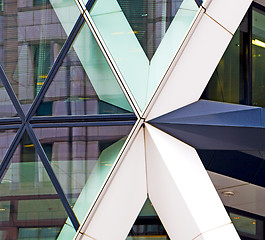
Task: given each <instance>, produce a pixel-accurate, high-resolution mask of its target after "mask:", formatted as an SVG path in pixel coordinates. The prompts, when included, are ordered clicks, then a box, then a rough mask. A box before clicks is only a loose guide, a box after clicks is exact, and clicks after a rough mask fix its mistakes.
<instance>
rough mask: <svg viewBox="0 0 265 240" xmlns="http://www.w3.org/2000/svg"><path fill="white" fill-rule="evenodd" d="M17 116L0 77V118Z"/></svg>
mask: <svg viewBox="0 0 265 240" xmlns="http://www.w3.org/2000/svg"><path fill="white" fill-rule="evenodd" d="M0 17H1V16H0ZM0 48H1V45H0ZM17 116H18V114H17V111H16V109H15V108H14V106H13V104H12V102H11V99H10V97H9V95H8V93H7V91H6V89H5V87H4V85H3V83H2V80H1V79H0V118H10V117H17Z"/></svg>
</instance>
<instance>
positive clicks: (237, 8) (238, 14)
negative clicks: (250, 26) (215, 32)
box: [202, 0, 252, 34]
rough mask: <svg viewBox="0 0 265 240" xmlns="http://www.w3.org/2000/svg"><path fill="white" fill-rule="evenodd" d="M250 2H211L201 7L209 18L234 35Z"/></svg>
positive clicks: (240, 0)
mask: <svg viewBox="0 0 265 240" xmlns="http://www.w3.org/2000/svg"><path fill="white" fill-rule="evenodd" d="M251 2H252V0H236V1H233V2H231V1H229V0H223V1H216V0H213V1H204V2H203V4H202V6H204V7H205V8H206V13H207V14H208V15H209V16H210V17H212V18H213V19H214V20H215V21H217V22H218V23H219V24H221V25H222V26H223V27H224V28H226V29H227V30H228V31H230V32H231V33H232V34H234V32H235V31H236V29H237V27H238V25H239V23H240V21H241V20H242V17H243V16H244V15H245V13H246V11H247V10H248V8H249V6H250V4H251ZM228 6H229V7H228ZM224 12H225V14H224Z"/></svg>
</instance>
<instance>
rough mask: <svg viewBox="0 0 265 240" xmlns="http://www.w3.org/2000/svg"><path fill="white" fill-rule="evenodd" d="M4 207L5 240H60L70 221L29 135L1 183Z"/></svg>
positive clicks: (0, 190)
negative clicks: (62, 229)
mask: <svg viewBox="0 0 265 240" xmlns="http://www.w3.org/2000/svg"><path fill="white" fill-rule="evenodd" d="M0 204H1V206H2V207H3V208H2V210H1V216H3V217H1V222H0V225H1V227H5V228H4V236H5V237H4V239H14V240H15V239H29V238H32V237H33V238H34V239H44V238H46V239H56V237H57V235H58V233H59V232H60V230H61V228H62V226H63V224H64V222H65V220H66V219H67V213H66V212H65V209H64V207H63V205H62V202H61V200H60V198H59V196H58V194H57V192H56V191H55V189H54V187H53V184H52V183H51V180H50V178H49V176H48V174H47V173H46V170H45V169H44V166H43V164H42V162H41V161H40V159H39V157H38V155H37V153H36V151H35V147H34V145H33V144H32V142H31V141H30V139H29V136H28V135H27V133H26V132H25V133H24V135H23V136H22V139H21V141H20V143H19V145H18V147H17V149H16V151H15V153H14V155H13V157H12V158H11V161H10V164H9V166H8V168H7V169H6V171H5V173H4V176H3V179H2V181H1V184H0ZM2 212H4V215H2Z"/></svg>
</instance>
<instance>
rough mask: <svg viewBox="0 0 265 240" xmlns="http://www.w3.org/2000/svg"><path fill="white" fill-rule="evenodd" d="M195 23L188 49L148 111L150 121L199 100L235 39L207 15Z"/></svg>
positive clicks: (171, 69) (174, 63) (170, 73)
mask: <svg viewBox="0 0 265 240" xmlns="http://www.w3.org/2000/svg"><path fill="white" fill-rule="evenodd" d="M223 7H224V8H225V6H223ZM242 17H243V16H242ZM196 23H197V25H195V26H196V28H195V27H194V32H193V34H192V35H190V36H189V41H188V42H187V45H186V46H185V49H183V52H182V54H181V55H180V57H179V58H178V59H175V60H174V62H173V63H172V65H171V67H170V69H169V71H168V75H167V76H166V79H165V83H164V85H163V86H161V88H160V89H159V91H158V92H157V95H156V96H155V98H154V100H153V101H156V102H155V104H154V105H151V106H150V108H149V109H148V112H149V115H148V116H147V118H148V120H149V119H153V118H155V117H158V116H160V115H163V114H165V113H168V112H171V111H173V110H176V109H178V108H181V107H183V106H186V105H188V104H190V103H193V102H195V101H197V100H198V99H199V97H200V96H201V94H202V92H203V89H204V88H205V86H206V84H207V82H208V81H209V79H210V77H211V75H212V73H213V71H214V69H215V67H216V65H217V64H218V61H219V59H220V57H221V56H222V54H223V53H224V51H225V48H226V47H227V45H228V43H229V41H230V40H231V38H232V35H231V34H230V33H228V32H227V31H226V30H224V29H223V28H222V27H221V26H220V25H218V24H217V23H216V22H214V21H213V20H212V19H211V18H209V17H208V16H207V15H205V14H203V16H202V17H201V18H200V19H198V20H197V22H196ZM171 26H173V25H171ZM205 49H207V51H206V50H205Z"/></svg>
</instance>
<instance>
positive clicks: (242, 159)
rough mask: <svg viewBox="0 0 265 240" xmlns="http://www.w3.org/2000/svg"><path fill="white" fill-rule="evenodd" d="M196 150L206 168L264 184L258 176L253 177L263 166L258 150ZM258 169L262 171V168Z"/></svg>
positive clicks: (246, 180)
mask: <svg viewBox="0 0 265 240" xmlns="http://www.w3.org/2000/svg"><path fill="white" fill-rule="evenodd" d="M197 152H198V154H199V156H200V158H201V160H202V163H203V164H204V166H205V168H206V169H207V170H209V171H212V172H216V173H220V174H222V175H225V176H229V177H232V178H236V179H240V180H242V181H245V182H250V183H254V184H257V185H260V186H265V182H264V181H263V180H262V181H260V180H259V179H258V178H260V177H259V176H257V177H255V175H256V173H257V171H258V170H259V168H260V166H261V167H263V165H261V164H263V161H264V159H263V157H262V155H261V154H260V152H258V151H235V150H201V149H197ZM260 171H262V172H263V173H264V170H262V169H261V170H260ZM263 176H264V175H263ZM254 177H255V179H254Z"/></svg>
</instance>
